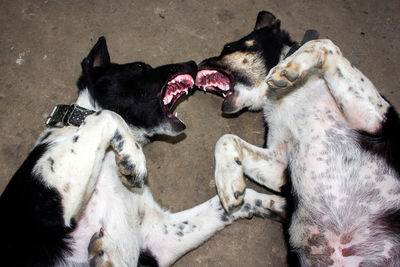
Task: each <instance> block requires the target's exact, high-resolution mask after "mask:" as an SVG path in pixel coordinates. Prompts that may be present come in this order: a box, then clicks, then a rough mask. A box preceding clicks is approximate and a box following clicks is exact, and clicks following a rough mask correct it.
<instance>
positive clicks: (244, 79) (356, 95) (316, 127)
mask: <svg viewBox="0 0 400 267" xmlns="http://www.w3.org/2000/svg"><path fill="white" fill-rule="evenodd" d="M262 21H264V22H266V24H264V25H266V26H264V27H263V28H259V27H258V24H259V23H260V22H262ZM261 33H262V35H263V37H260V35H261ZM266 36H268V38H267V37H266ZM288 40H289V39H288V36H287V35H286V33H284V32H281V31H280V29H279V22H278V21H276V19H275V17H274V16H273V15H272V14H271V13H268V12H261V13H260V14H259V19H258V21H257V24H256V28H255V31H254V32H253V33H251V34H250V35H248V36H246V37H244V38H243V39H241V40H239V41H237V42H234V43H232V44H228V45H227V46H225V48H224V50H223V52H222V54H221V56H219V57H217V58H211V59H208V60H205V61H204V62H203V63H201V64H200V65H199V68H200V69H202V70H200V71H199V72H198V76H197V84H198V86H202V87H205V88H206V89H208V90H210V89H211V90H214V91H215V90H216V91H218V92H219V93H220V94H222V93H223V94H224V95H225V100H224V103H223V106H222V109H223V111H224V112H226V113H231V112H237V111H239V110H241V109H243V108H245V107H247V108H249V109H253V110H257V109H263V112H264V117H265V121H266V123H267V124H268V126H269V130H268V134H267V144H268V147H267V148H259V147H256V146H254V145H251V144H249V143H247V142H245V141H243V140H242V139H240V138H239V137H237V136H234V135H225V136H223V137H221V139H220V140H219V141H218V142H217V145H216V149H215V158H216V170H215V180H216V185H217V189H218V194H219V196H220V198H221V202H222V203H223V206H224V208H225V209H226V210H229V209H230V208H232V207H235V206H238V205H240V204H241V203H242V201H243V198H246V193H247V192H246V191H245V188H246V184H245V180H244V178H243V176H244V174H245V175H247V176H248V177H249V178H250V179H252V180H254V181H256V182H258V183H260V184H262V185H264V186H266V187H268V188H270V189H272V190H274V191H277V192H279V191H280V190H281V187H282V186H283V185H284V184H286V183H287V180H286V179H287V175H286V174H287V172H286V171H288V172H289V173H290V177H291V181H290V182H291V183H292V196H293V198H294V202H295V203H294V213H293V214H292V217H291V220H290V227H289V244H290V247H291V250H292V251H295V253H296V254H297V255H298V257H299V261H300V263H301V265H302V266H399V264H400V180H399V179H400V173H399V171H400V164H399V163H400V162H399V160H400V155H399V153H400V152H399V151H400V145H399V141H398V140H399V136H400V121H399V117H398V115H397V113H396V112H395V110H394V108H393V106H391V105H390V104H389V103H388V102H387V101H386V100H385V99H384V98H383V97H381V95H380V94H379V93H378V91H377V90H376V88H375V87H374V85H373V84H372V83H371V82H370V81H369V80H368V78H367V77H365V76H364V75H363V74H362V73H361V72H360V71H359V70H357V69H356V68H355V67H354V66H352V65H351V64H350V63H349V61H348V60H347V59H346V58H345V57H344V56H343V55H342V53H341V51H340V49H339V48H338V47H337V46H335V45H334V44H333V43H332V42H331V41H329V40H313V41H309V42H307V43H305V44H304V45H303V46H302V47H300V48H299V49H298V50H297V51H296V52H295V53H294V54H293V55H291V56H289V57H287V58H286V59H284V60H279V58H281V59H282V58H283V57H284V56H285V50H288V48H289V46H290V45H291V43H290V42H288ZM285 47H286V49H285ZM269 48H271V49H270V50H268V49H269ZM265 49H267V50H268V51H266V50H265ZM270 59H272V61H268V60H270ZM278 62H280V63H279V64H278V65H277V66H276V67H274V68H272V70H270V68H271V67H272V66H273V64H277V63H278ZM269 64H270V65H269ZM271 64H272V65H271ZM268 73H269V74H268ZM202 74H205V76H206V77H204V75H202ZM214 77H215V79H214V80H217V81H213V79H212V78H214ZM209 81H211V82H209Z"/></svg>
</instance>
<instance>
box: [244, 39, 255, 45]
mask: <svg viewBox="0 0 400 267" xmlns="http://www.w3.org/2000/svg"><path fill="white" fill-rule="evenodd" d="M254 42H255V41H254V40H247V41H246V42H245V44H246V46H247V47H252V46H253V45H254Z"/></svg>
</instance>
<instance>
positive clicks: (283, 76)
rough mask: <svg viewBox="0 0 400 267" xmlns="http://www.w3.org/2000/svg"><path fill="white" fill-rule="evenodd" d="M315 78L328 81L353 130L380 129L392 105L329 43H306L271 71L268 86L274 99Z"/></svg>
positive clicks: (328, 41) (371, 131) (374, 130)
mask: <svg viewBox="0 0 400 267" xmlns="http://www.w3.org/2000/svg"><path fill="white" fill-rule="evenodd" d="M312 74H318V75H320V76H322V77H323V78H324V79H325V81H326V83H327V85H328V88H329V90H330V92H331V94H332V96H333V97H334V98H335V101H336V103H337V105H338V107H339V109H340V110H341V111H342V112H343V114H344V116H345V118H346V119H347V121H348V122H349V124H350V127H352V128H353V129H356V130H362V131H366V132H368V133H371V134H374V133H376V132H378V131H379V130H380V129H381V126H382V122H383V121H384V120H385V119H386V112H387V109H388V107H389V106H390V104H389V103H388V102H387V101H385V100H384V99H383V98H382V97H381V95H380V94H379V92H378V91H377V90H376V88H375V86H374V85H373V84H372V82H371V81H370V80H369V79H368V78H367V77H366V76H365V75H364V74H362V73H361V72H360V71H359V70H358V69H357V68H355V67H354V66H353V65H351V64H350V62H349V61H348V60H347V59H346V58H345V57H344V56H343V55H342V53H341V51H340V49H339V48H338V47H337V46H336V45H334V44H333V43H332V42H331V41H330V40H313V41H310V42H307V43H305V44H304V45H303V46H302V47H301V48H300V49H299V50H298V51H296V52H295V53H294V54H293V55H292V56H290V57H288V58H287V59H285V60H284V61H282V62H281V63H280V64H279V65H277V66H276V67H274V68H273V69H272V70H271V71H270V73H269V75H268V77H267V83H268V85H269V88H270V91H271V93H272V95H274V94H275V95H282V94H287V93H289V92H290V91H292V90H294V89H295V88H296V87H301V86H302V85H303V84H304V83H305V82H306V81H307V77H309V76H310V75H312Z"/></svg>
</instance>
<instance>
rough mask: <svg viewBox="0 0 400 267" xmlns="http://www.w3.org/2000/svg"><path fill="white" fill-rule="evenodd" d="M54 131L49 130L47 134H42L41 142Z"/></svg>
mask: <svg viewBox="0 0 400 267" xmlns="http://www.w3.org/2000/svg"><path fill="white" fill-rule="evenodd" d="M52 133H53V132H52V131H48V132H47V133H46V134H45V135H43V136H42V138H41V139H40V141H39V143H42V142H43V141H44V140H46V139H47V138H48V137H49V136H50V135H51V134H52Z"/></svg>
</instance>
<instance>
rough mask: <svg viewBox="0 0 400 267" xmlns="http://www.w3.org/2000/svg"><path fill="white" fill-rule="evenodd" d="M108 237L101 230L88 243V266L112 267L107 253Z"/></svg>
mask: <svg viewBox="0 0 400 267" xmlns="http://www.w3.org/2000/svg"><path fill="white" fill-rule="evenodd" d="M107 242H108V237H107V236H106V233H105V231H104V229H103V228H101V229H100V231H99V232H97V233H95V234H94V235H93V236H92V238H91V239H90V242H89V247H88V252H89V258H88V260H89V263H90V266H96V267H111V266H114V265H113V263H112V261H111V259H110V258H109V253H108V251H107V245H106V243H107Z"/></svg>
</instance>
